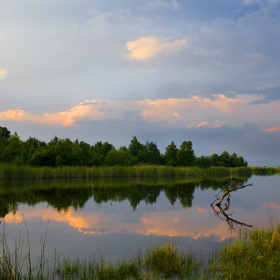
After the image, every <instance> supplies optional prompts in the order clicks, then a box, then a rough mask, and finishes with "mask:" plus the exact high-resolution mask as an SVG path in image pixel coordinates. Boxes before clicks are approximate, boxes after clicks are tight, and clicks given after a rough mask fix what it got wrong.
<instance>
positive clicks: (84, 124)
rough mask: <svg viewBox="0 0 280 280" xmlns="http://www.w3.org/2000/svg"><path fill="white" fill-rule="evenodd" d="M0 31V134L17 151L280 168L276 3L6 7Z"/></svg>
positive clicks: (30, 1)
mask: <svg viewBox="0 0 280 280" xmlns="http://www.w3.org/2000/svg"><path fill="white" fill-rule="evenodd" d="M0 26H1V29H0V101H1V102H0V126H2V127H3V126H5V127H7V128H8V129H9V130H10V131H11V132H12V133H14V132H17V133H18V134H19V136H20V138H21V139H22V140H24V141H25V140H27V139H28V138H29V137H30V136H31V137H36V138H37V139H39V140H42V141H46V142H49V141H50V140H51V139H53V138H54V136H55V135H56V136H58V137H59V138H70V139H71V140H75V139H79V140H80V141H85V142H87V143H89V144H91V145H94V144H95V143H96V142H98V141H102V142H105V141H107V142H109V143H111V144H113V145H114V146H115V147H116V148H119V147H120V146H128V145H129V144H130V141H131V139H132V138H133V137H134V136H136V137H137V139H138V140H139V141H140V142H141V143H143V144H145V143H146V141H149V142H154V143H156V144H157V146H158V148H159V149H160V151H161V152H162V153H164V152H165V148H166V147H167V145H169V144H170V143H171V141H173V142H174V143H175V144H176V145H177V147H178V148H179V147H180V145H181V143H182V142H183V141H192V143H193V149H194V151H195V154H196V156H201V155H204V156H207V155H211V154H213V153H217V154H221V153H222V152H223V151H228V152H229V153H230V154H232V153H234V152H235V153H237V154H238V155H241V156H243V157H244V158H245V160H247V161H248V163H249V165H260V166H264V165H266V166H280V52H279V50H280V36H279V32H280V31H279V30H280V0H212V1H205V0H196V1H194V0H192V1H190V0H142V1H135V0H95V1H89V0H60V1H57V0H48V1H46V0H40V1H38V0H24V1H18V0H9V1H7V0H6V1H1V4H0Z"/></svg>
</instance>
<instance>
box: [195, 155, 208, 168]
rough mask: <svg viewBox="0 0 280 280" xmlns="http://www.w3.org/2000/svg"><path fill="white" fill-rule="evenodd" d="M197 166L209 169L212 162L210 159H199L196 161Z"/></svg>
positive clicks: (203, 157) (202, 157)
mask: <svg viewBox="0 0 280 280" xmlns="http://www.w3.org/2000/svg"><path fill="white" fill-rule="evenodd" d="M195 166H198V167H201V168H207V167H210V166H211V160H210V157H205V156H201V157H197V158H196V159H195Z"/></svg>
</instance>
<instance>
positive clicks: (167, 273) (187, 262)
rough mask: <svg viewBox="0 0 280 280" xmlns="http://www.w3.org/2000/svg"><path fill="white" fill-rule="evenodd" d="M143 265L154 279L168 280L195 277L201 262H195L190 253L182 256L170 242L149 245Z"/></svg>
mask: <svg viewBox="0 0 280 280" xmlns="http://www.w3.org/2000/svg"><path fill="white" fill-rule="evenodd" d="M144 265H145V267H146V269H147V270H148V271H151V272H152V274H153V275H154V276H156V277H160V278H164V279H169V278H172V277H176V276H177V277H179V279H188V278H190V277H191V278H192V279H194V277H195V276H196V275H197V273H198V269H199V267H200V266H201V261H197V260H196V257H195V255H194V254H192V253H188V254H183V253H181V252H179V251H178V248H177V247H176V246H175V244H174V243H172V242H166V243H164V244H156V245H150V248H149V250H148V251H147V253H146V256H145V260H144Z"/></svg>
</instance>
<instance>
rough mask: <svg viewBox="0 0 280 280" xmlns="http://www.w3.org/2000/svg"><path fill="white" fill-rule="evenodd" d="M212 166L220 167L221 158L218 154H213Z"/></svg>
mask: <svg viewBox="0 0 280 280" xmlns="http://www.w3.org/2000/svg"><path fill="white" fill-rule="evenodd" d="M210 161H211V166H218V165H219V156H218V155H217V154H212V155H211V156H210Z"/></svg>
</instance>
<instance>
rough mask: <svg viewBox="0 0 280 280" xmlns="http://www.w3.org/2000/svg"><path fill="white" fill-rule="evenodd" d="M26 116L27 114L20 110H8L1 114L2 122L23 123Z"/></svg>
mask: <svg viewBox="0 0 280 280" xmlns="http://www.w3.org/2000/svg"><path fill="white" fill-rule="evenodd" d="M25 116H26V115H25V112H24V111H23V110H20V109H13V110H6V111H3V112H0V120H13V121H21V120H23V119H25Z"/></svg>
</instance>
